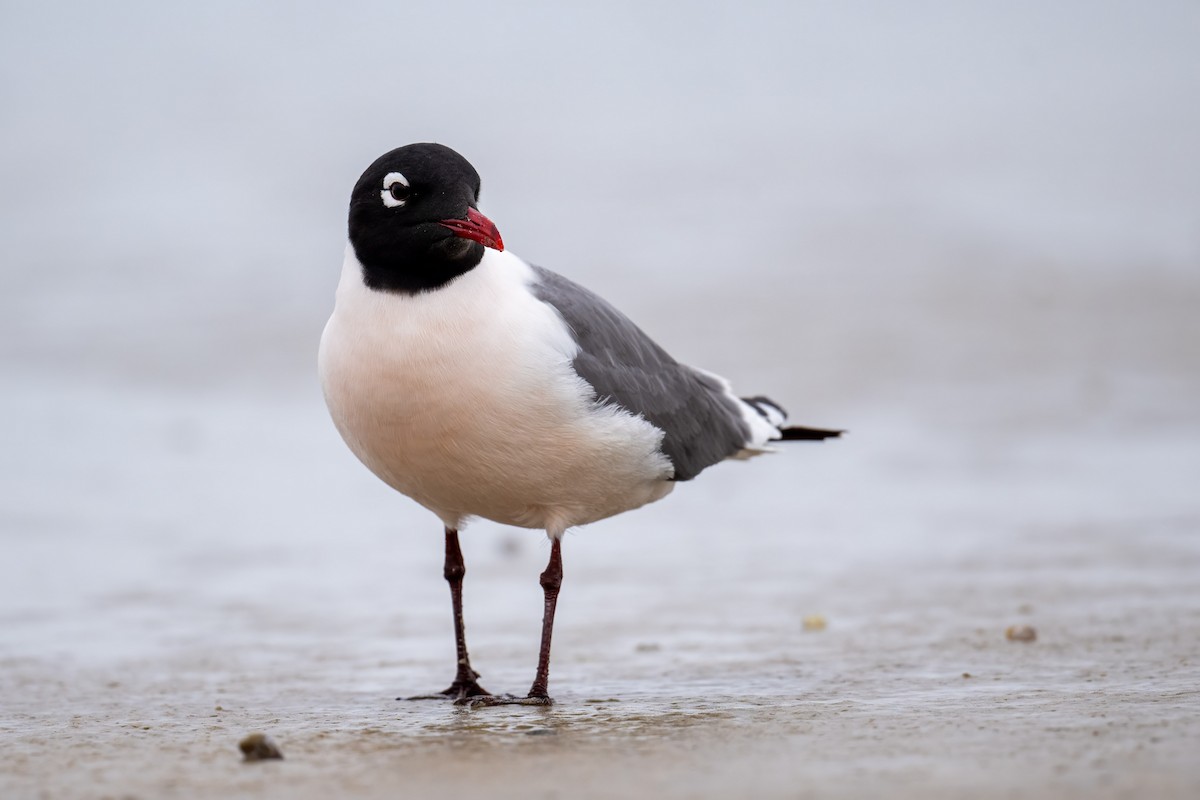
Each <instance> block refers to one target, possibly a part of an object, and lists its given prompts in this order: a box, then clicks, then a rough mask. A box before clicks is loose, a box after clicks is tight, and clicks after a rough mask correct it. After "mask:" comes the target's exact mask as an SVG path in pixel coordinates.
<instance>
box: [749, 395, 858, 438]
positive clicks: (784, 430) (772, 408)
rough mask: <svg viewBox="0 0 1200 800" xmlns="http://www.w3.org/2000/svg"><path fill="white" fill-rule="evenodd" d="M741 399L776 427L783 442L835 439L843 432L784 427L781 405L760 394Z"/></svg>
mask: <svg viewBox="0 0 1200 800" xmlns="http://www.w3.org/2000/svg"><path fill="white" fill-rule="evenodd" d="M741 401H742V402H743V403H745V404H746V405H748V406H750V407H751V408H753V409H754V410H755V411H757V412H758V413H759V414H761V415H762V416H763V419H765V420H766V421H767V422H768V423H770V424H771V425H772V426H773V427H775V428H777V429H778V430H779V439H780V440H782V441H785V442H788V441H793V442H795V441H810V442H811V441H820V440H822V439H836V438H837V437H839V436H841V435H842V434H843V433H844V431H839V430H833V429H830V428H808V427H805V426H803V425H789V426H787V427H784V424H783V423H785V422H787V412H786V411H784V410H783V406H781V405H779V404H778V403H776V402H775V401H774V400H771V399H769V398H766V397H762V396H761V395H760V396H758V397H743V398H741Z"/></svg>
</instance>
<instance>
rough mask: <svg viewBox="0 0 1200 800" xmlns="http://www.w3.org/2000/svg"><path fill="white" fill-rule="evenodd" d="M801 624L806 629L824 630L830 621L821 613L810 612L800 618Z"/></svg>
mask: <svg viewBox="0 0 1200 800" xmlns="http://www.w3.org/2000/svg"><path fill="white" fill-rule="evenodd" d="M800 624H801V625H803V626H804V630H806V631H823V630H825V627H826V626H827V625H828V624H829V623H828V622H826V621H825V618H824V617H823V616H821V615H820V614H808V615H807V616H805V617H804V618H803V619H802V620H800Z"/></svg>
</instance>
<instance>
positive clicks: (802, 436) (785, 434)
mask: <svg viewBox="0 0 1200 800" xmlns="http://www.w3.org/2000/svg"><path fill="white" fill-rule="evenodd" d="M779 433H780V434H782V435H781V436H780V438H781V439H783V440H784V441H810V442H812V441H818V442H819V441H821V440H822V439H836V438H838V437H839V436H841V435H842V434H843V433H845V431H835V430H829V429H827V428H804V427H800V426H795V427H791V428H780V429H779Z"/></svg>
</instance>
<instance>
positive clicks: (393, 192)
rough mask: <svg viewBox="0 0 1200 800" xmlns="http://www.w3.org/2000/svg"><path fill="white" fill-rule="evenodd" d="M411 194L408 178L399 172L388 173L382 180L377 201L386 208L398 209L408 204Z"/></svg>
mask: <svg viewBox="0 0 1200 800" xmlns="http://www.w3.org/2000/svg"><path fill="white" fill-rule="evenodd" d="M411 194H412V190H411V189H409V188H408V178H406V177H404V176H403V175H402V174H400V173H399V172H389V173H388V174H387V175H386V176H385V177H384V179H383V190H382V191H380V192H379V199H380V200H382V201H383V204H384V205H385V206H387V207H388V208H399V207H400V206H402V205H404V204H405V203H406V202H408V197H409V195H411Z"/></svg>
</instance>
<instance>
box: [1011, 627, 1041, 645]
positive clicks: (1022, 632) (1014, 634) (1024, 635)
mask: <svg viewBox="0 0 1200 800" xmlns="http://www.w3.org/2000/svg"><path fill="white" fill-rule="evenodd" d="M1004 638H1005V639H1008V640H1009V641H1010V642H1036V641H1037V631H1035V630H1034V629H1033V626H1032V625H1009V626H1008V630H1006V631H1005V632H1004Z"/></svg>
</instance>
